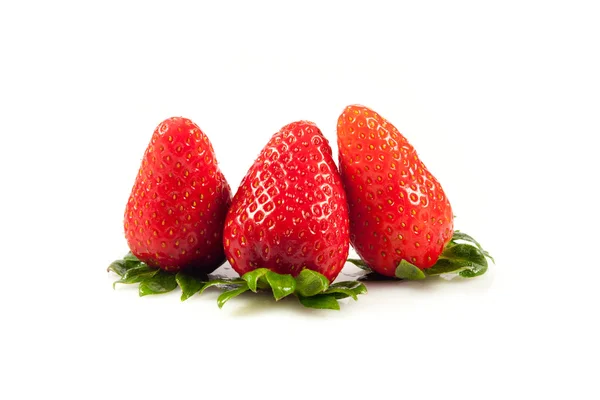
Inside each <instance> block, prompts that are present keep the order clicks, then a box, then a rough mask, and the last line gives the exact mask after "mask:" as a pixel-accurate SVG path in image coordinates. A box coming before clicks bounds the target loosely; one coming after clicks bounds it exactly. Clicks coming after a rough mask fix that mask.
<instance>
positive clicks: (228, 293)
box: [217, 283, 250, 308]
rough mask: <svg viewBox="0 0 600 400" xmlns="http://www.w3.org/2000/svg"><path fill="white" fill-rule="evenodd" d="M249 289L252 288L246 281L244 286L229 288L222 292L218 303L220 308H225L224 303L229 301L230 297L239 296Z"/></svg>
mask: <svg viewBox="0 0 600 400" xmlns="http://www.w3.org/2000/svg"><path fill="white" fill-rule="evenodd" d="M248 290H250V288H249V287H248V285H247V284H246V283H244V284H243V285H242V286H240V287H238V288H237V289H231V290H227V291H225V292H223V293H221V295H220V296H219V298H217V305H218V306H219V308H223V305H224V304H225V303H226V302H227V301H229V300H230V299H233V298H234V297H237V296H239V295H240V294H242V293H244V292H247V291H248Z"/></svg>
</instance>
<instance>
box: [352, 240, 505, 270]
mask: <svg viewBox="0 0 600 400" xmlns="http://www.w3.org/2000/svg"><path fill="white" fill-rule="evenodd" d="M488 258H489V259H490V260H492V262H494V259H493V258H492V256H491V255H490V254H489V253H488V252H487V251H485V250H484V249H483V247H482V246H481V245H480V244H479V242H477V241H476V240H475V239H473V237H471V236H470V235H467V234H466V233H463V232H460V231H454V234H453V235H452V239H451V240H450V242H448V244H447V245H446V247H445V248H444V250H443V252H442V254H440V257H439V259H438V260H437V262H436V263H435V264H434V265H433V266H432V267H430V268H426V269H420V268H418V267H416V266H415V265H413V264H412V263H410V262H408V261H406V260H401V261H400V263H399V264H398V266H397V267H396V270H395V276H396V278H400V279H406V280H421V279H424V278H426V277H429V276H437V275H442V274H457V275H459V276H461V277H463V278H473V277H476V276H480V275H483V274H484V273H485V272H486V271H487V269H488V262H487V259H488ZM348 261H349V262H352V263H354V264H355V265H359V264H361V261H360V260H355V259H349V260H348ZM362 264H363V265H366V264H364V262H362ZM358 279H359V280H360V281H383V280H390V279H395V278H389V277H385V276H383V275H379V274H377V273H375V272H371V273H368V274H365V275H363V276H361V277H360V278H358Z"/></svg>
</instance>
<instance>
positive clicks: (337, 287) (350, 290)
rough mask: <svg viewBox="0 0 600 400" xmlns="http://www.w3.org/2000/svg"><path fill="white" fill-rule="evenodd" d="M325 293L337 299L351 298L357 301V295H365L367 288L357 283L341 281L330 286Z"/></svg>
mask: <svg viewBox="0 0 600 400" xmlns="http://www.w3.org/2000/svg"><path fill="white" fill-rule="evenodd" d="M325 293H326V294H333V295H334V296H335V297H336V298H338V299H343V298H346V297H352V298H353V299H354V300H358V295H359V294H365V293H367V287H366V286H365V285H364V284H363V283H361V282H357V281H342V282H337V283H334V284H333V285H331V286H330V287H329V289H328V290H326V291H325Z"/></svg>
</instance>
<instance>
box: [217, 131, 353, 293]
mask: <svg viewBox="0 0 600 400" xmlns="http://www.w3.org/2000/svg"><path fill="white" fill-rule="evenodd" d="M348 224H349V222H348V206H347V203H346V195H345V193H344V190H343V187H342V182H341V179H340V176H339V173H338V170H337V168H336V166H335V163H334V161H333V159H332V157H331V147H330V146H329V143H328V142H327V139H325V137H323V134H322V133H321V131H320V130H319V128H318V127H317V126H316V125H315V124H314V123H312V122H307V121H299V122H294V123H291V124H289V125H287V126H284V127H283V128H282V129H281V130H280V131H279V132H277V133H276V134H274V135H273V137H272V138H271V140H270V141H269V143H267V145H266V146H265V147H264V148H263V150H262V151H261V153H260V155H259V156H258V158H257V159H256V161H255V162H254V164H253V165H252V167H251V168H250V170H249V171H248V173H247V174H246V176H245V177H244V179H243V180H242V183H241V185H240V187H239V189H238V191H237V193H236V194H235V196H234V198H233V203H232V205H231V208H230V210H229V213H228V214H227V218H226V222H225V232H224V239H223V243H224V247H225V254H226V255H227V259H228V260H229V262H230V263H231V265H232V267H233V269H235V271H237V272H238V273H239V274H240V275H243V274H245V273H246V272H249V271H252V270H254V269H256V268H260V267H263V268H268V269H270V270H271V271H274V272H277V273H280V274H292V275H293V276H297V275H298V274H299V273H300V272H301V271H302V270H303V269H305V268H307V269H311V270H314V271H316V272H319V273H321V274H323V275H324V276H325V277H326V278H327V279H329V281H333V280H334V279H335V277H336V276H337V275H338V273H339V272H340V270H341V269H342V267H343V266H344V263H345V262H346V257H347V256H348V248H349V246H350V244H349V231H348Z"/></svg>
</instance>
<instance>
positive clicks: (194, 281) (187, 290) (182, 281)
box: [175, 271, 208, 301]
mask: <svg viewBox="0 0 600 400" xmlns="http://www.w3.org/2000/svg"><path fill="white" fill-rule="evenodd" d="M206 278H207V280H208V277H206ZM175 281H176V283H177V284H178V285H179V287H180V288H181V301H185V300H187V299H189V298H190V297H192V296H193V295H195V294H196V293H198V292H199V291H201V290H202V289H203V288H204V286H206V282H203V281H201V280H200V279H198V278H196V277H195V276H192V275H190V274H186V273H185V272H181V271H180V272H178V273H177V275H175Z"/></svg>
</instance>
